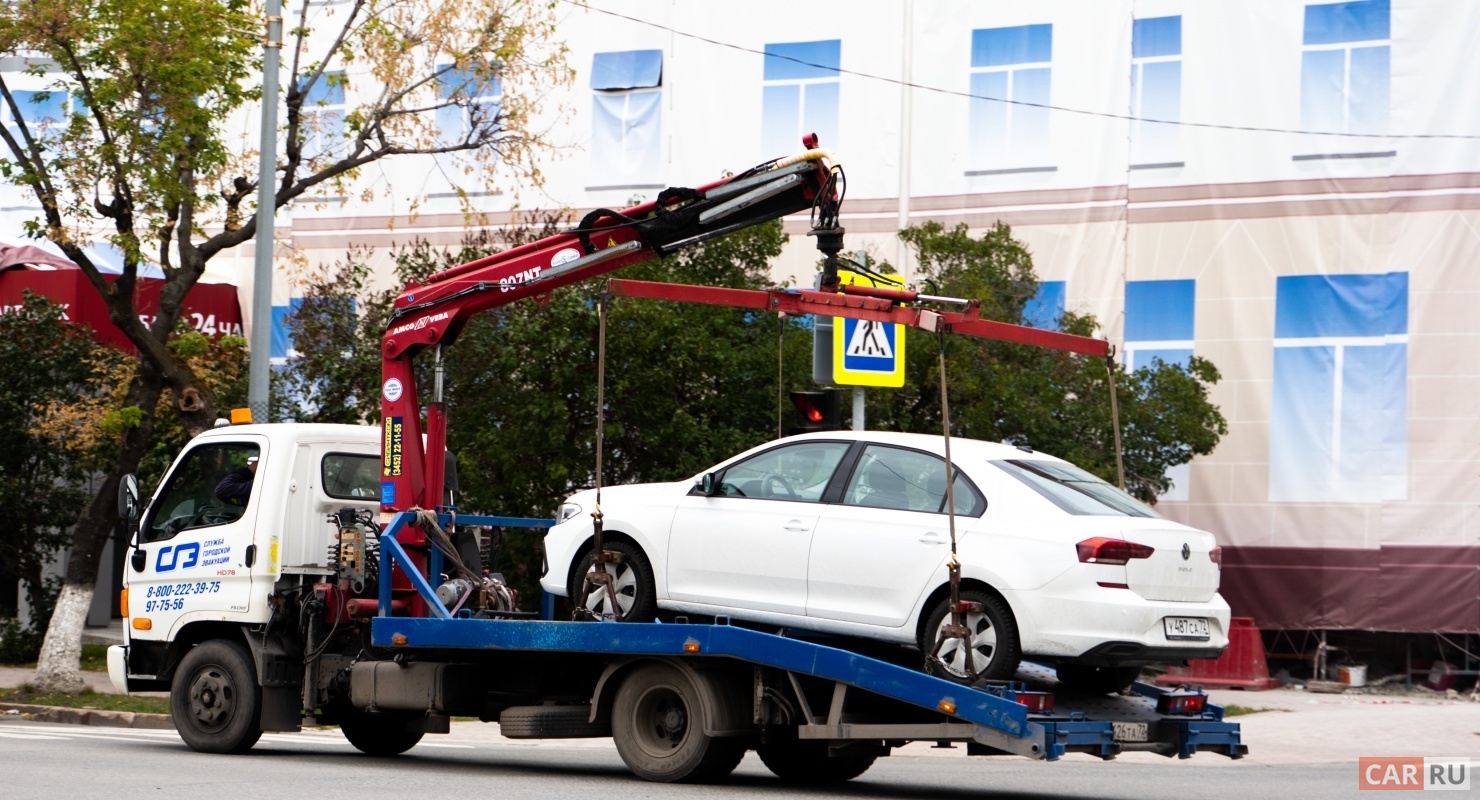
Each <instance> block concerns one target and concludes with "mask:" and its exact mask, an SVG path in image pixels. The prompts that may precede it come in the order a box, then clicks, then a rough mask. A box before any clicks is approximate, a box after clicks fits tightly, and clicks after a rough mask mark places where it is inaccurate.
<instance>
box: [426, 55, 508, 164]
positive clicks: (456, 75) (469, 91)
mask: <svg viewBox="0 0 1480 800" xmlns="http://www.w3.org/2000/svg"><path fill="white" fill-rule="evenodd" d="M442 69H445V70H446V72H443V73H442V77H441V78H440V79H438V81H437V99H438V100H441V101H442V102H444V103H450V104H449V105H445V106H442V107H441V108H438V109H437V135H438V137H439V138H440V139H441V141H442V143H443V144H444V145H452V144H457V143H459V142H462V141H464V140H466V139H467V137H468V134H470V133H472V132H473V131H474V130H476V129H478V128H480V127H484V126H487V125H488V124H490V123H491V122H493V121H495V120H497V119H498V113H499V109H500V102H501V100H502V98H503V88H502V87H501V86H500V84H499V79H498V77H497V76H495V75H493V74H492V72H491V70H489V69H487V68H485V69H484V70H482V71H481V74H480V71H479V70H477V69H458V68H457V67H455V66H453V65H451V64H446V65H443V67H442Z"/></svg>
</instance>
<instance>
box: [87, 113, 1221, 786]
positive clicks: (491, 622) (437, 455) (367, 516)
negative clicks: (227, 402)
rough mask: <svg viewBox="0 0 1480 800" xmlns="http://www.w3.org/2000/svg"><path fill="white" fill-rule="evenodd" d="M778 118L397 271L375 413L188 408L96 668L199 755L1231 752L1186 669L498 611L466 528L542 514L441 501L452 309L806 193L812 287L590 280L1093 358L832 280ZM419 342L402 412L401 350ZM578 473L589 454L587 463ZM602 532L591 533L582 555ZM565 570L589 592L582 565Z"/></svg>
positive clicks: (498, 583) (535, 289)
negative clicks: (1119, 676) (759, 153)
mask: <svg viewBox="0 0 1480 800" xmlns="http://www.w3.org/2000/svg"><path fill="white" fill-rule="evenodd" d="M804 144H805V145H806V146H807V149H806V151H805V152H802V153H799V154H797V155H795V156H791V157H788V158H783V159H779V160H776V161H772V162H768V163H765V164H762V165H760V166H758V167H756V168H753V169H750V170H747V171H745V172H742V173H740V174H737V175H734V176H731V177H728V178H725V179H724V180H721V181H717V182H715V183H711V184H708V185H705V186H701V187H698V188H697V189H688V188H670V189H666V190H664V191H663V192H662V193H660V194H659V195H658V197H657V199H656V200H654V201H652V202H649V203H646V204H643V205H639V206H636V207H633V208H627V209H623V210H620V211H614V210H609V209H598V210H596V211H592V212H591V213H589V214H587V215H586V216H585V218H584V219H583V220H582V221H581V223H580V224H579V225H578V226H577V227H576V228H575V229H573V230H571V231H568V232H565V233H561V234H558V235H555V236H552V237H549V238H546V239H543V240H540V241H536V242H533V243H530V244H526V245H523V246H521V247H516V248H514V249H511V250H508V251H505V252H501V253H497V254H494V255H491V256H488V257H486V258H483V259H480V260H477V261H473V262H470V263H467V264H463V265H461V266H458V267H454V268H451V269H448V270H445V271H443V272H441V273H438V274H436V275H433V276H431V277H430V278H429V279H428V280H427V281H425V282H424V283H421V284H415V283H413V284H411V285H409V286H407V287H406V289H405V290H404V291H403V292H401V294H400V295H399V296H398V297H397V298H396V300H395V304H394V311H393V316H392V319H391V321H390V323H389V326H388V329H387V331H386V333H385V335H384V339H383V347H382V354H383V365H382V373H383V374H382V386H381V389H382V410H383V413H382V420H381V424H380V425H377V426H346V425H313V424H256V425H254V424H240V425H231V426H227V427H220V428H217V429H214V430H211V431H207V432H205V433H203V434H201V435H199V436H197V437H196V438H195V439H194V440H192V441H191V442H190V444H189V445H188V446H187V448H186V449H185V450H184V451H183V452H182V453H181V454H180V455H179V456H178V457H177V458H176V460H175V462H174V463H173V464H172V466H171V468H170V470H169V472H168V473H167V475H166V476H165V478H164V479H163V480H162V482H161V484H160V487H159V489H158V491H157V492H155V494H154V496H153V497H152V498H150V499H149V500H148V502H147V503H146V502H142V501H141V499H140V496H139V489H138V483H137V481H136V480H135V479H134V478H133V476H128V477H127V478H126V479H125V480H124V481H123V484H122V486H121V487H120V493H119V507H120V515H121V516H122V517H123V519H124V520H125V521H126V522H127V524H128V528H129V536H130V541H131V544H130V547H129V552H128V557H127V560H128V564H129V567H128V568H127V569H126V570H125V573H126V575H125V588H124V590H123V592H124V598H123V608H124V609H125V610H126V614H127V616H128V618H129V625H128V626H127V627H126V631H127V641H126V643H125V644H124V645H121V646H115V647H112V648H110V649H109V651H108V670H109V675H110V677H111V679H112V681H113V683H114V684H115V685H116V686H117V688H118V689H119V690H120V691H125V692H140V691H168V692H169V693H170V702H171V709H172V715H173V718H174V722H175V726H176V728H177V730H178V731H179V733H180V736H181V738H182V739H183V740H184V741H185V743H186V744H187V745H189V746H190V747H191V748H193V749H195V750H198V751H203V752H211V753H240V752H244V751H246V750H248V749H250V748H251V747H252V746H253V744H255V743H256V741H257V740H258V737H259V736H260V735H261V733H262V732H264V731H296V730H299V729H300V728H301V727H302V726H304V725H328V724H337V725H339V726H340V728H341V729H342V731H343V733H344V735H345V737H346V738H347V739H348V740H349V742H350V743H351V744H352V745H354V746H355V747H356V748H358V749H359V750H361V751H363V752H364V753H367V754H370V755H374V756H392V755H396V754H400V753H403V752H405V751H407V750H409V749H410V748H412V747H413V746H415V745H416V744H417V742H419V741H420V740H421V739H422V737H423V736H424V735H426V734H429V733H447V732H448V731H449V730H450V720H451V719H452V718H453V717H457V716H467V717H477V718H478V719H481V720H484V721H497V722H498V723H499V725H500V733H501V734H502V735H503V736H505V737H509V738H515V739H518V738H536V739H559V738H580V737H612V739H613V740H614V743H615V745H616V747H617V750H618V752H619V753H620V755H621V757H622V759H623V760H624V762H625V763H626V764H627V765H628V767H629V768H630V769H631V770H632V771H633V772H634V773H636V774H637V775H639V776H641V777H643V778H646V779H648V780H653V781H712V780H716V779H719V778H722V777H723V776H725V775H727V774H728V773H729V772H731V771H732V770H733V769H734V768H735V767H736V765H738V764H739V762H740V760H741V759H742V758H743V756H744V755H745V753H746V752H748V751H749V750H752V749H753V750H755V751H757V753H758V755H759V756H760V758H761V760H762V761H763V762H764V763H765V764H766V766H767V767H768V768H769V769H770V770H771V771H772V772H773V773H775V774H776V775H777V776H778V777H779V778H781V779H782V780H784V781H790V782H829V781H842V780H847V779H850V778H853V777H856V776H858V775H860V774H862V773H863V772H864V771H865V770H867V769H868V768H869V766H870V765H872V764H873V763H874V761H875V759H877V758H878V757H880V756H885V755H888V754H889V753H890V752H891V751H892V750H893V749H894V748H897V747H900V746H902V745H904V744H906V743H908V742H911V741H930V742H936V743H950V742H958V743H965V745H966V751H967V753H968V754H970V755H983V756H986V755H995V756H1002V755H1017V756H1024V757H1027V758H1032V759H1042V760H1047V761H1054V760H1057V759H1059V758H1061V757H1063V756H1064V755H1066V754H1068V753H1090V754H1093V755H1095V756H1098V757H1100V758H1103V759H1111V758H1114V757H1115V756H1116V755H1118V754H1119V753H1121V752H1124V751H1131V750H1146V751H1152V752H1157V753H1161V754H1164V755H1168V756H1177V757H1180V758H1188V757H1191V756H1192V755H1193V754H1195V753H1197V752H1199V751H1212V752H1217V753H1221V754H1223V755H1226V756H1229V757H1231V758H1240V757H1242V756H1243V755H1244V754H1245V753H1246V752H1247V748H1246V746H1245V745H1244V744H1243V743H1242V741H1241V739H1240V734H1239V726H1238V725H1237V723H1232V722H1227V721H1224V720H1223V712H1222V709H1220V708H1219V707H1217V706H1216V705H1213V704H1211V703H1209V702H1208V699H1207V695H1206V694H1205V693H1203V692H1202V691H1201V690H1200V689H1198V688H1197V687H1179V688H1177V689H1174V690H1168V689H1162V688H1158V687H1155V686H1151V685H1148V684H1143V683H1135V684H1134V685H1133V686H1132V687H1131V689H1130V690H1129V691H1128V692H1125V693H1122V694H1118V695H1110V696H1093V697H1091V696H1083V695H1074V694H1071V693H1068V692H1066V691H1065V690H1064V687H1062V686H1059V685H1057V684H1056V683H1055V681H1054V679H1053V677H1052V671H1051V670H1049V669H1045V668H1039V667H1037V666H1035V665H1031V664H1028V665H1025V666H1024V668H1023V670H1022V671H1020V672H1019V674H1018V675H1017V676H1016V679H1014V680H1011V681H1005V682H987V681H979V682H976V683H974V684H972V685H965V684H962V683H958V682H954V681H951V680H946V679H943V678H941V677H936V676H933V675H930V674H926V673H925V672H923V671H921V670H920V669H919V668H918V664H913V665H912V664H911V663H909V661H910V658H912V657H913V656H909V655H908V654H903V655H902V654H901V653H893V652H891V653H880V652H868V653H865V652H864V651H865V650H866V649H867V648H862V647H857V646H854V645H853V644H850V643H847V642H841V643H840V642H837V641H826V640H818V639H816V638H814V637H809V636H807V635H806V634H805V633H802V632H797V631H787V630H775V629H761V628H756V627H754V626H745V625H742V624H740V623H739V622H737V621H731V620H729V619H726V618H718V619H703V620H689V619H686V618H684V617H676V618H675V617H670V618H668V619H666V620H663V619H660V620H656V621H629V620H622V619H617V618H613V617H604V618H599V619H587V620H579V619H576V620H569V621H556V620H555V619H553V611H552V604H551V603H549V602H544V603H542V604H541V612H539V613H538V614H537V613H536V612H531V611H521V610H519V609H518V602H517V598H516V597H515V595H514V593H513V591H512V590H511V589H510V588H509V587H508V586H507V585H506V584H505V583H504V581H503V579H502V577H501V576H500V575H498V574H497V573H496V572H494V571H493V570H492V569H491V567H493V566H494V565H492V564H489V563H488V562H487V560H486V559H485V557H484V555H483V553H482V552H481V551H480V543H482V541H483V540H482V537H480V536H479V533H478V532H479V531H481V530H492V529H495V528H500V529H507V528H511V527H526V528H534V529H538V528H541V527H548V526H549V525H551V524H552V521H551V520H538V519H522V518H509V517H496V516H482V515H471V514H465V513H459V511H458V510H457V507H456V504H455V500H456V490H457V478H456V469H455V461H454V460H452V459H451V458H450V457H448V455H447V451H446V430H447V428H446V422H447V417H446V409H445V407H444V405H443V403H442V396H441V394H442V357H441V348H442V347H443V346H445V345H450V344H451V343H452V342H453V341H454V340H455V339H456V338H457V335H458V333H459V332H460V331H461V330H462V329H463V327H464V326H465V325H466V323H467V322H468V320H469V319H470V318H471V317H472V316H473V315H476V314H478V313H479V312H482V311H485V310H488V309H492V308H495V307H498V306H502V305H506V304H508V303H512V302H516V301H520V300H524V299H528V298H538V297H539V296H540V295H543V294H546V293H548V292H550V291H552V290H554V289H557V288H560V287H563V286H568V285H571V284H573V283H577V282H579V281H584V280H588V279H591V278H595V277H598V276H601V275H605V274H607V273H610V272H613V271H616V270H620V269H621V268H623V267H626V266H629V265H632V264H635V263H638V262H640V261H643V260H646V259H650V258H654V257H658V256H662V255H665V254H668V253H672V252H674V251H677V250H679V249H681V248H683V247H685V246H688V245H691V244H694V243H697V242H700V241H704V240H706V239H709V238H713V237H716V236H722V235H724V234H726V233H730V232H733V231H736V230H740V229H742V228H745V227H748V226H751V225H756V224H761V223H763V222H767V221H771V220H775V219H779V218H782V217H785V216H789V215H793V214H798V213H801V212H805V211H808V210H809V209H810V211H811V219H812V231H811V234H810V235H811V236H814V237H815V238H816V240H817V245H818V248H819V250H820V251H821V252H822V255H823V257H824V268H823V276H822V280H821V281H820V288H819V289H817V290H772V291H751V290H738V289H725V288H712V287H702V286H689V285H669V284H655V283H645V282H641V281H631V280H619V279H610V280H609V281H608V282H607V284H606V285H605V288H604V297H610V296H624V297H646V298H654V299H661V300H670V301H678V302H699V303H708V304H714V305H729V306H740V307H745V308H750V309H754V310H757V311H764V312H779V313H786V314H792V315H803V314H824V315H829V316H842V317H853V318H857V319H865V320H873V321H877V322H892V323H901V324H905V325H910V326H912V327H916V328H920V329H924V330H928V331H935V332H937V333H940V334H942V335H944V334H947V333H950V334H958V335H969V336H979V337H985V338H992V339H999V340H1005V341H1013V342H1019V343H1024V344H1031V345H1038V346H1045V347H1055V348H1059V349H1063V350H1068V351H1072V352H1077V353H1082V354H1086V355H1091V356H1100V357H1106V356H1108V353H1109V349H1108V348H1109V345H1108V343H1106V342H1104V341H1102V340H1095V339H1088V338H1084V337H1078V336H1070V335H1066V334H1062V333H1058V332H1053V331H1044V330H1036V329H1032V328H1025V327H1020V326H1015V325H1008V324H1004V323H1001V322H996V321H992V320H985V319H981V318H980V315H979V310H978V309H977V307H976V306H975V304H974V303H971V302H968V301H965V300H958V299H952V298H944V297H935V296H931V295H928V294H924V293H919V292H915V291H911V290H908V289H905V288H902V287H888V286H884V287H880V286H859V285H850V286H843V285H841V284H840V282H839V281H838V280H837V276H836V269H837V265H838V263H839V261H838V259H839V253H840V252H841V251H842V248H843V234H844V231H843V228H842V227H841V225H839V223H838V214H839V209H840V205H841V202H842V199H843V193H844V184H843V174H842V169H841V167H840V166H839V165H838V164H837V163H836V161H835V159H833V157H832V156H831V155H830V154H829V153H827V152H826V151H824V150H822V149H820V148H818V147H817V143H816V140H815V138H810V139H809V140H807V141H805V142H804ZM603 302H604V301H603ZM603 331H604V328H603ZM429 349H430V351H431V353H430V355H431V357H432V373H433V376H434V379H433V383H434V388H433V393H432V399H431V402H429V403H427V404H426V406H425V411H424V413H423V407H422V405H421V400H420V399H419V397H418V392H417V383H416V373H415V370H414V369H413V358H414V357H416V356H417V355H418V354H419V353H422V352H425V351H427V350H429ZM423 419H425V429H424V430H423ZM600 450H601V448H600V447H599V446H598V448H597V452H598V453H600ZM233 470H236V471H240V470H247V471H248V472H251V473H252V475H251V476H250V477H251V480H252V488H251V490H250V495H249V496H248V497H247V499H246V500H245V501H244V502H243V501H241V500H240V499H237V500H234V501H231V502H226V501H222V500H220V499H219V498H218V497H216V496H215V495H214V494H213V489H214V487H215V485H216V481H218V480H219V479H220V478H221V477H222V475H224V474H226V473H228V472H230V471H233ZM253 470H255V472H253ZM600 473H601V468H600V462H599V461H598V464H597V468H596V476H597V480H598V485H599V478H600ZM241 477H243V476H242V475H241V474H240V472H238V478H241ZM597 513H599V509H598V512H597ZM598 521H599V517H598ZM598 530H599V526H598ZM614 557H616V555H615V554H614V553H612V552H610V551H606V550H603V548H602V545H601V540H600V537H599V535H598V537H597V538H596V541H595V542H594V551H593V559H594V562H595V563H596V564H597V565H598V567H597V568H596V569H595V570H594V571H593V574H594V573H600V572H603V569H602V568H601V567H600V565H601V564H603V563H609V562H610V560H611V559H612V558H614ZM588 588H589V589H590V590H594V591H601V590H603V587H602V585H601V582H600V580H599V579H596V580H593V581H591V582H590V585H589V587H588ZM548 599H549V598H546V600H548ZM536 617H538V618H536ZM901 652H903V651H901ZM915 655H916V656H918V655H919V654H915ZM917 660H918V659H917Z"/></svg>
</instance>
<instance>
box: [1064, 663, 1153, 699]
mask: <svg viewBox="0 0 1480 800" xmlns="http://www.w3.org/2000/svg"><path fill="white" fill-rule="evenodd" d="M1055 669H1056V671H1057V673H1058V676H1059V683H1062V684H1064V686H1065V687H1066V688H1068V689H1072V690H1074V691H1076V692H1083V693H1085V694H1115V693H1117V692H1123V691H1125V690H1126V689H1129V688H1130V686H1131V684H1132V683H1135V682H1136V678H1139V677H1141V668H1140V667H1086V666H1083V665H1080V664H1059V665H1058V666H1057V667H1056V668H1055Z"/></svg>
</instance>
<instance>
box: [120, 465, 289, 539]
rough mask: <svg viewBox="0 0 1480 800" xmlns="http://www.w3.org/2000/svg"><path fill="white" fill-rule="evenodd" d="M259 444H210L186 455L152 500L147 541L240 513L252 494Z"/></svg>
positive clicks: (227, 519) (237, 516)
mask: <svg viewBox="0 0 1480 800" xmlns="http://www.w3.org/2000/svg"><path fill="white" fill-rule="evenodd" d="M259 450H260V449H259V448H258V447H257V445H255V444H248V443H246V442H232V443H229V444H208V445H202V446H200V447H196V448H194V449H192V450H191V451H190V452H188V453H186V454H185V458H184V459H183V460H182V461H181V462H180V464H179V466H178V467H176V468H175V471H174V472H173V473H171V474H170V477H169V481H168V482H167V483H166V484H165V485H164V488H163V489H161V490H160V492H159V494H158V495H157V496H156V498H155V500H154V503H153V504H152V505H151V509H150V515H149V520H148V527H147V528H145V529H144V533H145V539H146V540H147V541H158V540H160V539H169V538H171V537H173V536H175V535H176V534H178V533H180V532H181V531H187V530H191V529H192V528H207V527H210V526H212V525H225V524H226V523H228V522H234V521H236V520H238V519H240V518H241V516H242V514H243V513H245V512H246V509H247V504H248V503H249V502H250V501H251V499H252V485H253V483H254V479H255V478H256V462H257V456H258V454H259Z"/></svg>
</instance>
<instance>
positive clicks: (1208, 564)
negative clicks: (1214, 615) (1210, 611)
mask: <svg viewBox="0 0 1480 800" xmlns="http://www.w3.org/2000/svg"><path fill="white" fill-rule="evenodd" d="M1122 536H1123V537H1124V538H1125V540H1126V541H1128V542H1135V543H1137V544H1143V545H1146V546H1147V547H1150V548H1152V549H1153V550H1154V551H1155V552H1153V553H1152V554H1151V556H1150V557H1148V558H1133V559H1131V560H1130V561H1129V562H1128V563H1126V565H1125V577H1126V583H1127V585H1129V586H1130V588H1131V591H1133V592H1135V593H1136V594H1138V595H1140V596H1142V597H1144V598H1146V599H1147V600H1179V601H1185V602H1205V601H1207V600H1211V599H1212V597H1213V595H1215V594H1217V592H1218V581H1219V577H1220V575H1219V573H1220V570H1219V567H1218V565H1217V564H1215V563H1213V559H1212V558H1211V556H1210V555H1209V553H1210V552H1211V551H1212V549H1213V548H1214V547H1215V546H1217V542H1216V541H1214V539H1213V536H1212V535H1211V534H1208V533H1204V532H1202V531H1194V530H1185V529H1184V530H1173V529H1163V530H1156V529H1153V530H1130V531H1124V532H1122Z"/></svg>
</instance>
